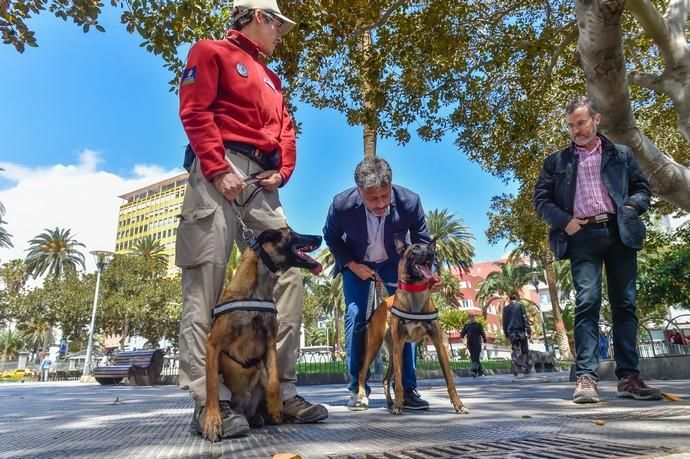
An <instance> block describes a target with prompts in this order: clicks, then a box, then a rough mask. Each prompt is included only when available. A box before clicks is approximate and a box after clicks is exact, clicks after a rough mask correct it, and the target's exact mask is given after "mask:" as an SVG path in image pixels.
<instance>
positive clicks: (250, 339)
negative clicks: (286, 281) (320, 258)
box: [203, 228, 321, 441]
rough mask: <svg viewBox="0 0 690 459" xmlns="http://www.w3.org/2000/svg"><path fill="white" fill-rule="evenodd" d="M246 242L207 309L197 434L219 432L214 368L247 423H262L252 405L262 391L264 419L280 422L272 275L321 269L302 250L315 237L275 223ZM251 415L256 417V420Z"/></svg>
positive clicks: (317, 240) (315, 242)
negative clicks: (202, 412) (217, 299)
mask: <svg viewBox="0 0 690 459" xmlns="http://www.w3.org/2000/svg"><path fill="white" fill-rule="evenodd" d="M249 245H250V246H249V247H247V249H246V250H245V251H244V253H243V254H242V257H241V258H240V262H239V266H238V267H237V270H236V272H235V274H234V275H233V277H232V280H231V281H230V284H229V285H228V286H227V288H226V289H225V292H224V293H223V297H222V300H221V304H220V305H218V306H216V308H215V309H214V311H213V315H214V318H215V321H214V323H213V327H212V328H211V333H210V334H209V337H208V344H207V346H206V419H205V420H204V425H203V436H204V438H207V439H209V440H211V441H218V440H219V439H220V438H221V436H222V434H223V424H222V418H221V414H220V406H219V393H218V373H221V374H222V375H223V379H224V382H225V385H226V386H228V388H229V389H230V391H231V392H232V400H231V401H230V403H231V405H232V408H233V409H234V410H235V411H236V412H237V413H240V414H242V415H244V416H245V417H247V418H248V419H249V420H250V425H254V426H257V424H258V425H261V424H263V416H262V414H261V413H258V415H257V407H258V406H259V403H260V402H262V401H263V400H264V393H265V402H266V406H265V411H266V415H267V418H268V419H267V421H268V422H271V423H275V424H279V423H281V422H282V411H283V403H282V401H281V399H280V381H279V380H278V362H277V360H276V335H277V333H278V321H277V319H276V309H275V305H274V304H273V299H272V298H273V289H274V287H275V284H276V281H277V279H278V275H279V274H280V273H281V272H284V271H286V270H287V269H289V268H292V267H298V268H306V269H309V270H311V271H312V272H313V273H315V274H318V273H319V272H320V271H321V265H320V264H319V263H318V262H316V261H315V260H314V259H313V258H311V257H310V256H308V255H307V254H306V253H307V252H311V251H313V250H315V249H316V248H318V247H319V246H320V245H321V236H306V235H302V234H298V233H295V232H294V231H292V230H291V229H290V228H281V229H278V230H266V231H263V232H262V233H261V234H260V235H259V237H257V238H256V240H255V241H250V242H249ZM264 370H266V371H265V380H266V383H265V387H263V385H264V384H263V383H262V380H263V378H264ZM256 416H261V418H259V419H258V421H257V419H256Z"/></svg>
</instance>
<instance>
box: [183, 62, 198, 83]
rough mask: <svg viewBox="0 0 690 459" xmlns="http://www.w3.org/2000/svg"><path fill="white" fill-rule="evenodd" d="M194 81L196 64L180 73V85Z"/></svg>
mask: <svg viewBox="0 0 690 459" xmlns="http://www.w3.org/2000/svg"><path fill="white" fill-rule="evenodd" d="M195 81H196V65H195V66H194V67H190V68H188V69H185V70H184V73H182V83H181V85H182V86H185V85H188V84H192V83H194V82H195Z"/></svg>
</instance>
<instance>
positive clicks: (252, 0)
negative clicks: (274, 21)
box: [232, 0, 295, 35]
mask: <svg viewBox="0 0 690 459" xmlns="http://www.w3.org/2000/svg"><path fill="white" fill-rule="evenodd" d="M252 10H262V11H266V12H268V13H271V14H272V15H274V16H275V17H277V18H278V19H280V20H281V21H282V23H283V24H282V25H281V27H280V34H281V35H285V34H286V33H288V32H289V31H290V30H291V29H292V28H293V27H294V26H295V21H293V20H292V19H290V18H287V17H285V16H283V15H282V13H281V12H280V8H278V2H277V1H276V0H234V1H233V3H232V16H233V17H235V18H236V17H238V16H243V15H245V14H247V12H249V11H252Z"/></svg>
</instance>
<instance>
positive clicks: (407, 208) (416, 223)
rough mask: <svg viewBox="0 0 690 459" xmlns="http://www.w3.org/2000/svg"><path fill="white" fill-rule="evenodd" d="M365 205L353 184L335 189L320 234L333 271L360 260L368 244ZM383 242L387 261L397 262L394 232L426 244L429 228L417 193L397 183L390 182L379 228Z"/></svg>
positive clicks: (360, 261)
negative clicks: (386, 211) (387, 205)
mask: <svg viewBox="0 0 690 459" xmlns="http://www.w3.org/2000/svg"><path fill="white" fill-rule="evenodd" d="M365 210H366V208H365V206H364V203H363V202H362V198H361V197H360V195H359V191H357V188H356V187H353V188H350V189H347V190H345V191H343V192H341V193H338V194H337V195H335V197H334V198H333V203H332V204H331V207H330V209H328V216H327V217H326V224H325V225H324V227H323V238H324V241H326V244H327V245H328V248H329V249H330V250H331V253H332V254H333V257H334V258H335V269H334V272H333V274H334V275H335V274H337V273H339V272H340V271H342V269H343V267H344V266H345V265H346V264H347V263H349V262H350V261H353V260H354V261H356V262H357V263H362V261H363V260H364V255H365V254H366V251H367V246H368V244H369V237H368V236H369V235H368V232H367V217H366V212H365ZM383 230H384V235H383V242H384V245H385V247H386V254H387V255H388V261H390V262H392V263H396V264H397V263H398V260H399V259H400V255H398V252H397V250H396V248H395V240H394V236H395V235H396V234H398V235H400V237H403V238H404V239H406V240H407V241H409V242H412V243H413V244H415V243H424V244H428V243H430V242H431V236H430V235H429V229H428V228H427V226H426V220H425V218H424V209H423V208H422V203H421V201H420V200H419V196H417V194H415V193H413V192H412V191H410V190H408V189H407V188H403V187H401V186H397V185H393V190H392V197H391V207H390V213H389V214H388V216H387V217H386V222H385V226H384V228H383Z"/></svg>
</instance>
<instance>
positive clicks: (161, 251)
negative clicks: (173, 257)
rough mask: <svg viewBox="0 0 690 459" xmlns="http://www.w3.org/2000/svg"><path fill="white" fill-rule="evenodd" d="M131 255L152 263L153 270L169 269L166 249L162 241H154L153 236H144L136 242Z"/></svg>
mask: <svg viewBox="0 0 690 459" xmlns="http://www.w3.org/2000/svg"><path fill="white" fill-rule="evenodd" d="M130 254H131V255H134V256H135V257H139V258H141V259H142V260H144V261H145V262H147V263H150V264H151V266H152V268H153V269H156V270H160V271H163V270H165V269H166V268H167V267H168V256H167V255H166V254H165V247H163V245H162V244H161V241H160V239H154V237H153V236H144V237H142V238H139V239H137V240H136V241H134V244H133V245H132V251H131V252H130Z"/></svg>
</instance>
